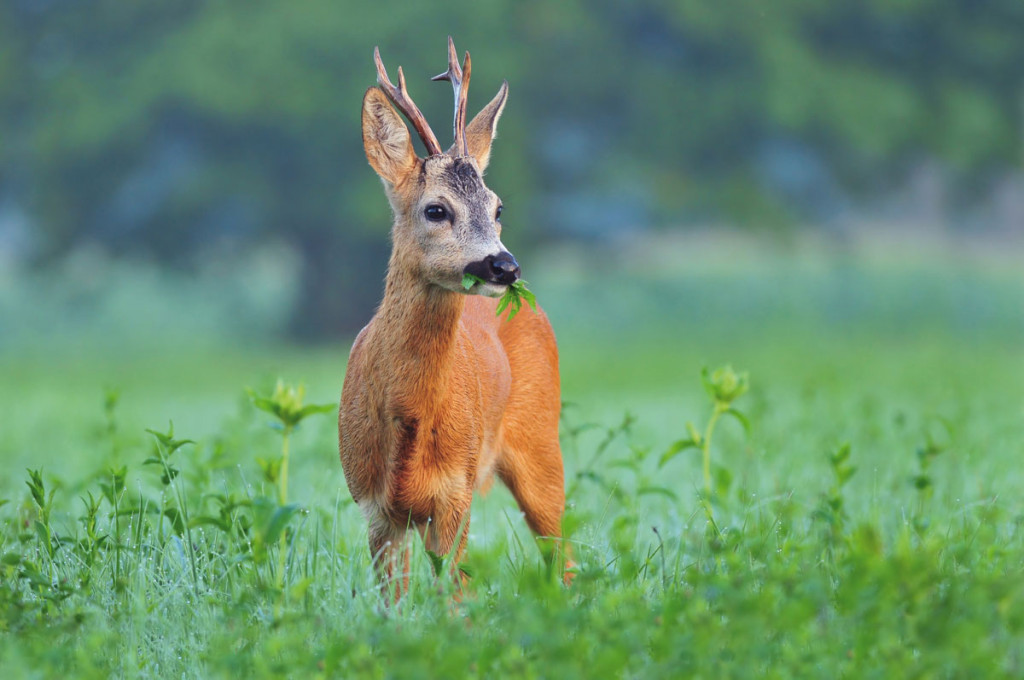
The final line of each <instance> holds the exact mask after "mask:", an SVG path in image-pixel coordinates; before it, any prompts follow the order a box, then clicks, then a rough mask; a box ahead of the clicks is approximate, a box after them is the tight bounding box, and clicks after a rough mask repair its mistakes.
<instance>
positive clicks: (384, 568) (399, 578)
mask: <svg viewBox="0 0 1024 680" xmlns="http://www.w3.org/2000/svg"><path fill="white" fill-rule="evenodd" d="M409 549H410V546H409V542H408V540H407V539H406V530H405V527H395V526H393V525H389V524H383V523H382V524H377V525H371V527H370V554H371V555H372V556H373V567H374V571H376V572H377V578H378V579H379V580H380V584H381V586H382V589H383V592H385V593H387V595H388V600H389V601H390V602H391V603H397V602H398V600H399V599H400V598H401V597H402V594H403V593H405V592H406V591H407V590H409Z"/></svg>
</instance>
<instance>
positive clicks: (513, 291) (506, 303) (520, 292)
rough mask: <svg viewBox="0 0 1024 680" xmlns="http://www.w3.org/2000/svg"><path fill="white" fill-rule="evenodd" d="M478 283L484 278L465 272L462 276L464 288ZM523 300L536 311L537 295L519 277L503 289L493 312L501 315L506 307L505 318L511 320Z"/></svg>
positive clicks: (521, 305) (467, 288)
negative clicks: (506, 315) (507, 310)
mask: <svg viewBox="0 0 1024 680" xmlns="http://www.w3.org/2000/svg"><path fill="white" fill-rule="evenodd" d="M478 283H484V280H483V279H481V278H480V277H479V276H476V275H474V274H465V275H464V276H463V277H462V287H463V288H465V289H466V290H469V289H470V288H472V287H473V286H474V285H476V284H478ZM524 300H525V301H526V302H527V304H529V305H530V307H532V308H533V310H534V311H537V296H536V295H534V294H533V293H532V292H531V291H530V289H529V288H527V287H526V281H523V280H522V279H520V280H518V281H516V282H515V283H512V284H511V285H509V287H508V288H506V289H505V294H504V295H502V296H501V299H500V300H499V301H498V308H497V310H495V314H497V315H498V316H501V313H502V312H504V311H505V309H506V308H508V309H509V312H508V318H507V319H505V320H506V321H511V320H512V319H513V318H514V317H515V315H516V314H518V313H519V310H520V309H522V307H523V301H524Z"/></svg>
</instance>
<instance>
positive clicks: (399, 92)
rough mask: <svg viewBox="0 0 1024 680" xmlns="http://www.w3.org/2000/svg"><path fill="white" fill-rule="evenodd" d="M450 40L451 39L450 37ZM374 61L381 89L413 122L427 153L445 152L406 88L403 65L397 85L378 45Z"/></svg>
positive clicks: (374, 50)
mask: <svg viewBox="0 0 1024 680" xmlns="http://www.w3.org/2000/svg"><path fill="white" fill-rule="evenodd" d="M449 40H451V39H450V38H449ZM452 49H454V48H452ZM466 56H467V62H466V63H467V64H468V63H469V62H468V56H469V55H468V54H467V55H466ZM373 61H374V63H375V64H376V65H377V84H378V85H380V89H381V90H383V91H384V94H386V95H387V96H388V99H390V100H391V103H393V104H394V105H395V106H397V107H398V110H399V111H401V112H402V113H404V114H405V117H406V118H408V119H409V122H410V123H412V126H413V127H414V128H416V132H418V133H419V134H420V139H422V140H423V144H424V146H426V147H427V154H428V155H430V156H437V155H440V154H442V153H444V151H442V150H441V145H440V144H439V143H438V141H437V137H435V136H434V132H433V131H432V130H431V129H430V125H428V124H427V119H426V118H425V117H424V116H423V113H422V112H421V111H420V109H419V107H418V106H416V104H415V103H414V102H413V100H412V98H411V97H410V96H409V92H408V91H406V89H405V74H404V73H402V67H401V66H399V67H398V87H395V86H394V85H393V84H392V83H391V80H389V79H388V72H387V70H385V68H384V62H382V61H381V60H380V50H379V49H378V48H376V47H374V48H373ZM467 80H468V79H467ZM462 106H463V114H462V115H463V119H465V115H466V114H465V106H466V105H465V102H463V105H462ZM463 127H465V122H463Z"/></svg>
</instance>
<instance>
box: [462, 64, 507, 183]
mask: <svg viewBox="0 0 1024 680" xmlns="http://www.w3.org/2000/svg"><path fill="white" fill-rule="evenodd" d="M507 99H508V81H507V80H506V81H505V82H503V83H502V84H501V89H499V90H498V94H496V95H495V96H494V99H492V100H491V103H490V104H488V105H487V106H485V107H484V108H483V110H482V111H481V112H480V113H478V114H476V116H475V117H474V118H473V120H472V121H470V123H469V125H467V126H466V144H467V145H468V146H469V155H471V156H472V157H473V158H474V159H475V160H476V164H477V165H478V166H479V167H480V172H483V171H484V170H486V169H487V162H488V161H489V160H490V159H491V142H492V141H494V138H495V136H496V135H497V134H498V119H499V118H501V112H502V110H503V109H504V108H505V100H507Z"/></svg>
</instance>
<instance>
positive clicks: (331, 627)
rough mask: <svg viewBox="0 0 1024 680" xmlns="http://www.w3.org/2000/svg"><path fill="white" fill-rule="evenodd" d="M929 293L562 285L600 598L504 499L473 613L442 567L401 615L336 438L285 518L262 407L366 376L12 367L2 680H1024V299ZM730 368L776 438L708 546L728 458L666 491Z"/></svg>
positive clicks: (544, 285) (301, 370)
mask: <svg viewBox="0 0 1024 680" xmlns="http://www.w3.org/2000/svg"><path fill="white" fill-rule="evenodd" d="M912 274H913V275H908V278H906V279H901V278H899V276H897V275H896V274H891V275H890V274H885V273H883V274H880V275H879V274H878V273H877V272H868V273H865V271H864V270H860V269H855V270H852V271H846V272H845V273H843V272H840V273H835V274H826V275H817V274H814V275H812V274H808V273H806V272H804V273H801V272H799V271H797V272H794V271H793V270H786V271H780V272H760V273H755V274H751V275H750V276H749V277H748V278H742V277H741V278H739V279H738V278H737V277H735V276H733V275H730V274H724V275H717V276H714V275H707V274H706V273H705V274H700V275H694V276H693V277H690V278H684V279H673V280H672V281H668V282H666V281H664V280H658V279H656V278H644V277H643V276H641V275H638V274H636V273H635V272H634V273H632V274H629V275H626V274H623V275H622V278H619V279H612V280H609V281H606V282H605V284H606V285H604V286H603V287H600V288H596V289H595V288H594V287H592V286H585V285H579V286H574V285H571V284H569V283H565V282H558V281H556V280H549V281H546V282H545V281H543V280H542V279H540V278H537V280H538V281H540V284H539V285H537V286H536V287H535V290H536V292H537V295H538V298H539V299H540V301H541V303H542V304H544V306H545V307H546V308H547V310H548V312H549V314H550V315H551V317H552V318H553V319H554V320H555V325H556V330H557V331H558V333H559V337H560V343H561V348H562V357H563V358H562V372H563V397H564V399H565V400H566V401H567V402H570V405H569V406H568V407H567V408H566V410H565V420H564V424H563V448H564V453H565V458H566V470H567V480H566V485H567V488H568V489H569V490H570V497H569V503H568V504H569V509H568V511H567V518H566V527H567V529H568V530H569V532H570V535H571V539H572V541H573V544H574V551H575V558H576V561H577V562H578V563H579V565H580V566H579V569H580V571H579V574H578V576H577V578H576V581H575V583H574V585H573V586H572V587H571V588H568V589H566V588H564V587H562V586H561V584H560V581H559V578H558V574H556V573H552V571H551V570H549V569H548V568H547V567H546V565H545V563H544V561H543V559H542V558H541V554H540V551H539V550H538V549H537V547H536V546H535V545H534V543H533V541H532V538H531V537H530V535H529V532H528V531H527V530H526V528H525V526H524V523H523V521H522V519H521V518H520V517H519V516H518V511H517V509H516V508H515V504H514V502H513V501H512V499H511V497H510V495H509V494H508V493H507V492H506V491H505V490H504V489H502V488H500V487H496V488H495V489H494V490H493V491H492V492H491V493H490V494H489V495H488V496H486V497H484V498H478V499H477V500H476V501H475V502H474V507H473V520H472V526H471V532H470V534H471V535H470V542H469V551H468V557H467V560H466V563H465V564H466V567H467V568H468V569H469V570H470V571H471V572H472V574H473V578H472V581H471V583H470V586H469V592H468V594H467V596H466V597H464V598H463V599H462V601H461V602H460V603H459V604H457V605H453V603H452V598H451V593H450V585H449V584H448V583H447V582H446V581H445V580H443V579H442V580H437V579H435V578H434V576H433V573H434V567H433V565H432V563H431V560H430V557H429V556H428V555H427V554H426V553H425V551H424V550H423V549H422V547H421V546H416V548H415V550H414V555H413V571H414V574H413V579H412V587H411V591H410V592H409V594H408V596H407V597H406V598H405V599H404V600H403V602H402V603H401V605H400V606H399V607H397V608H389V607H387V606H386V605H385V603H384V601H383V598H382V597H381V596H380V594H379V592H378V590H377V583H376V580H375V578H374V575H373V571H372V568H371V565H370V556H369V554H368V549H367V547H366V536H365V533H366V532H365V522H364V520H363V519H362V517H361V515H360V513H359V511H358V509H357V508H356V507H355V506H354V504H353V503H352V501H351V499H350V497H349V495H348V492H347V490H346V489H345V485H344V479H343V476H342V474H341V466H340V464H339V462H338V458H337V448H336V440H335V437H336V425H335V423H334V422H333V418H332V417H331V416H329V415H328V416H323V415H312V416H309V417H308V418H307V419H306V420H305V421H304V422H303V423H302V424H301V426H300V427H299V428H298V429H297V430H296V431H295V432H294V434H293V435H292V436H291V440H290V452H289V453H290V455H289V464H290V469H289V488H288V490H287V501H288V503H290V505H286V506H281V505H280V501H281V500H282V494H281V489H280V486H279V484H280V476H277V477H275V476H274V474H273V469H272V466H270V467H269V468H268V462H273V461H274V460H275V459H276V458H278V457H279V456H280V455H281V445H282V440H281V437H280V434H279V432H276V431H274V430H273V429H272V428H271V427H269V426H268V425H269V423H270V422H271V421H273V420H274V418H273V416H271V415H268V414H267V413H264V412H263V411H260V410H258V409H256V408H255V407H254V406H253V405H252V402H251V400H250V399H249V398H248V396H246V392H245V389H246V388H253V389H254V390H256V391H257V392H262V393H269V391H270V390H271V389H272V386H273V384H274V380H275V379H276V377H277V376H279V375H280V376H283V377H284V378H285V379H286V380H287V381H289V382H291V383H297V382H299V381H303V382H305V384H306V387H307V396H306V401H307V403H323V402H332V401H335V400H336V399H337V396H338V394H339V392H340V387H341V382H342V378H343V374H344V363H345V356H346V348H345V347H328V348H321V349H316V350H309V349H305V350H300V349H295V348H279V349H268V348H251V349H248V350H244V351H240V350H237V349H232V348H227V347H223V346H217V345H213V344H209V345H200V346H198V347H196V348H193V349H187V348H186V347H182V346H177V345H176V346H174V347H171V348H167V347H164V348H162V349H161V351H160V352H159V353H157V352H155V350H151V351H149V352H146V351H141V350H135V351H128V350H127V349H126V350H124V351H118V352H116V353H112V352H102V351H96V350H88V351H83V352H82V353H80V354H76V353H75V352H74V351H73V350H72V349H71V348H70V347H69V348H68V350H67V352H65V353H55V352H53V351H51V349H49V348H47V351H46V352H45V353H42V352H40V353H34V352H32V351H29V350H24V351H21V352H19V353H17V354H15V353H8V354H7V355H5V356H0V372H2V375H3V376H4V390H3V392H2V393H0V413H2V414H3V423H4V427H3V428H2V430H0V460H2V461H3V462H4V465H5V469H6V470H7V474H6V475H5V476H4V478H3V479H2V480H0V498H3V499H7V500H8V501H9V503H7V504H6V505H4V506H2V507H0V522H2V525H0V569H2V570H3V579H2V581H0V668H3V669H4V676H5V677H40V678H46V677H55V676H61V675H64V676H70V677H186V678H193V677H194V678H211V677H302V678H306V677H401V678H406V677H462V676H481V677H504V676H513V677H594V676H595V675H596V676H600V677H620V676H627V677H661V676H664V677H686V676H695V677H708V678H720V677H751V676H755V677H780V678H782V677H829V678H832V677H851V678H862V677H879V678H892V677H999V676H1005V677H1015V676H1020V675H1021V673H1024V652H1022V651H1021V650H1024V614H1022V613H1021V612H1024V573H1022V571H1024V528H1022V523H1024V503H1022V502H1021V496H1020V492H1019V491H1020V489H1021V488H1024V473H1022V468H1021V465H1020V461H1021V460H1024V389H1022V388H1021V385H1024V354H1022V350H1021V348H1022V344H1021V340H1022V338H1024V334H1022V333H1021V329H1022V328H1024V323H1022V319H1021V311H1020V309H1019V300H1020V295H1021V292H1022V290H1024V286H1022V285H1021V280H1020V278H1019V275H1016V278H1014V276H1010V275H1006V274H1005V273H1003V274H998V273H997V274H993V275H984V274H977V275H972V277H954V278H949V276H948V275H940V274H936V273H934V272H924V273H922V272H916V273H913V272H912ZM805 284H806V285H805ZM769 291H775V294H770V293H769ZM773 295H774V297H773ZM950 295H953V296H954V297H956V296H959V299H960V303H956V304H954V302H950V300H949V296H950ZM581 300H585V301H586V303H582V302H580V301H581ZM964 305H966V307H968V308H964ZM979 305H982V306H983V307H984V308H979ZM522 313H530V312H529V311H528V310H524V311H523V312H522ZM727 362H728V363H731V364H733V365H734V366H735V367H736V368H737V369H741V370H744V371H748V372H749V374H750V385H751V386H750V391H749V392H748V393H747V394H744V395H743V396H742V397H740V398H739V399H738V400H737V401H736V402H735V404H734V406H735V407H736V408H738V409H739V410H740V411H742V412H743V413H744V414H745V415H746V416H747V418H748V419H749V421H750V426H751V427H750V432H749V433H745V432H744V430H743V428H742V427H740V425H739V424H738V423H737V422H736V421H735V420H732V419H729V418H723V419H722V420H720V421H719V422H718V423H717V426H716V429H715V434H714V440H713V444H712V446H711V450H710V454H711V463H712V469H713V480H714V483H713V495H712V497H711V498H710V499H709V506H710V508H711V511H712V513H713V518H714V522H713V523H712V522H709V520H708V515H707V513H706V512H705V509H704V506H702V501H701V497H702V493H703V486H704V479H703V471H702V461H701V455H700V452H699V451H696V450H692V449H689V450H685V451H683V452H681V453H679V455H677V456H676V457H674V458H672V459H671V460H669V461H668V462H666V463H665V464H664V465H662V466H659V459H661V458H662V454H663V453H664V452H665V451H666V450H667V449H668V448H669V447H670V446H671V445H672V444H673V442H676V441H678V440H680V439H684V438H686V437H687V436H688V433H687V428H686V422H687V421H692V422H693V423H694V424H695V425H696V427H697V428H698V429H700V430H703V428H704V425H705V424H706V423H707V421H708V418H709V417H710V415H711V401H710V400H709V398H708V395H707V394H706V393H705V390H704V388H703V387H702V385H701V380H700V370H701V368H702V367H703V366H705V365H707V366H710V367H715V366H718V365H721V364H724V363H727ZM107 387H109V388H113V389H116V390H117V391H118V395H119V398H118V399H117V400H116V403H111V404H110V406H109V408H105V407H104V403H105V402H104V398H105V397H104V394H105V392H104V390H105V388H107ZM627 413H629V414H630V416H631V417H626V414H627ZM168 420H173V421H174V437H175V438H179V439H182V438H188V439H194V440H196V443H195V444H184V445H182V446H181V447H180V448H178V449H177V450H175V451H173V452H172V449H174V446H175V445H174V443H173V442H170V441H168V440H167V439H166V438H164V443H163V444H159V442H160V438H159V437H154V435H152V434H149V433H147V432H146V431H145V429H146V428H152V429H153V430H156V431H158V432H161V433H166V432H167V429H168ZM847 444H848V447H847V446H846V445H847ZM147 459H154V460H155V462H151V463H150V464H146V463H145V461H146V460H147ZM122 467H123V469H124V472H125V476H124V481H123V488H122V484H121V482H119V481H118V480H117V479H114V478H113V477H112V475H111V469H113V470H119V469H121V468H122ZM169 467H173V468H174V469H176V470H179V471H180V473H179V474H177V475H176V476H173V478H168V479H167V482H168V483H165V482H164V481H162V480H161V477H164V476H168V477H170V475H167V471H168V468H169ZM25 468H32V469H33V470H37V469H40V468H41V469H42V474H41V481H42V484H43V487H44V488H39V484H38V481H39V480H32V479H30V475H29V474H28V472H26V471H25ZM26 482H32V484H31V485H30V487H31V486H33V485H34V486H35V487H36V488H35V490H34V491H33V490H32V489H31V488H29V487H26V484H25V483H26ZM51 491H52V492H53V496H52V503H51V501H50V500H49V499H50V493H51ZM90 494H91V496H90ZM90 505H91V506H92V507H93V508H94V512H92V513H91V514H90V512H89V511H88V507H89V506H90ZM282 507H284V508H286V509H282ZM115 510H116V511H115ZM186 513H187V516H188V519H189V520H190V521H189V522H185V521H184V518H185V515H186ZM282 536H284V537H285V540H284V542H283V543H282V540H281V538H282ZM189 539H190V540H189ZM282 545H284V546H286V552H285V553H284V555H283V556H282V555H281V553H280V548H281V546H282ZM282 564H283V565H284V568H283V570H282V568H281V565H282Z"/></svg>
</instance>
